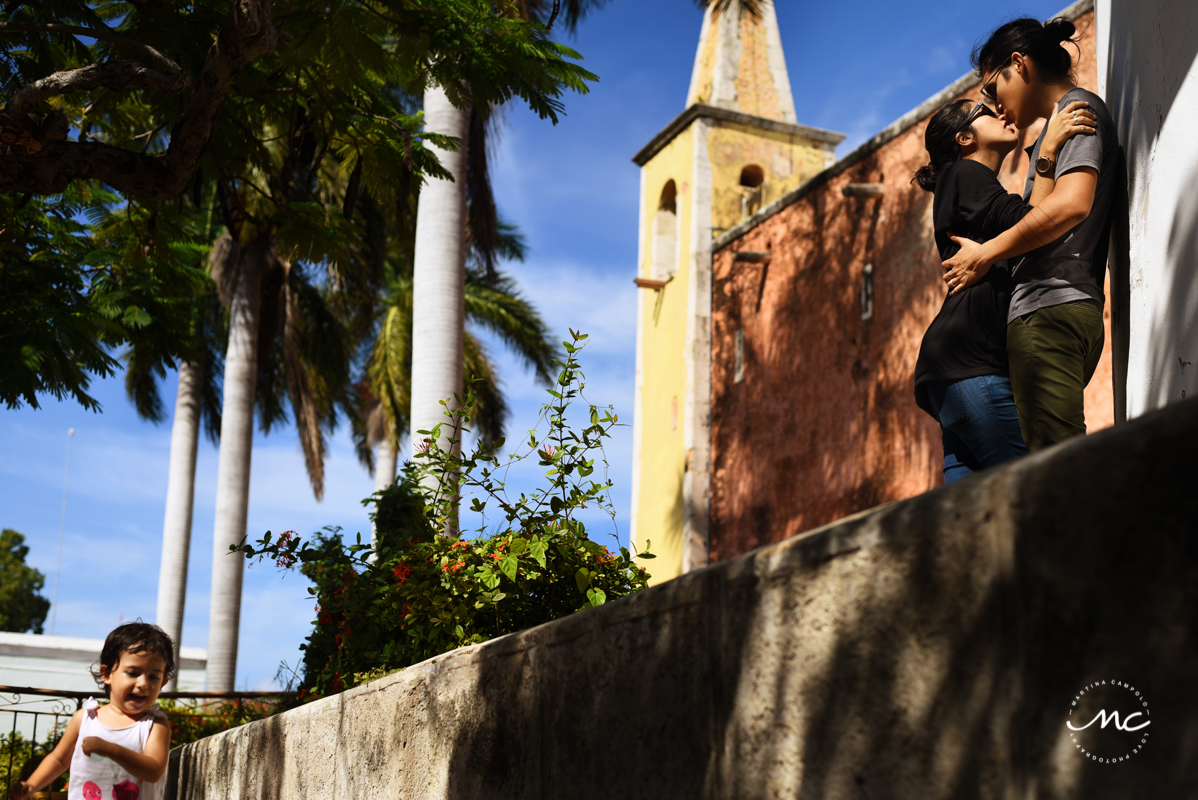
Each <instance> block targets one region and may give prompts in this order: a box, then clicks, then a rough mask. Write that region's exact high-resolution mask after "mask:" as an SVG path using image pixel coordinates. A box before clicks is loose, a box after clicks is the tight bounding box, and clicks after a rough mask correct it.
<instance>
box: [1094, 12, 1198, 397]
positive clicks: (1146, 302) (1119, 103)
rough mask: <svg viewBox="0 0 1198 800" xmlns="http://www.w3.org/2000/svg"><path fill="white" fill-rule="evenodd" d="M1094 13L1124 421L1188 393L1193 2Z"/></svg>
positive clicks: (1196, 51) (1195, 252)
mask: <svg viewBox="0 0 1198 800" xmlns="http://www.w3.org/2000/svg"><path fill="white" fill-rule="evenodd" d="M1097 5H1098V9H1097V13H1098V19H1099V24H1098V41H1099V48H1098V52H1099V61H1100V64H1099V72H1098V76H1099V86H1100V87H1101V88H1100V91H1099V93H1100V94H1102V95H1103V96H1104V97H1105V99H1106V101H1107V105H1108V106H1109V107H1110V109H1111V113H1112V115H1113V116H1114V118H1115V120H1116V122H1117V124H1118V128H1119V141H1120V142H1121V143H1122V144H1123V148H1124V152H1125V154H1126V156H1127V179H1128V186H1127V198H1126V203H1127V205H1126V208H1127V213H1126V214H1125V215H1121V216H1119V217H1117V218H1116V220H1115V222H1116V224H1115V229H1114V230H1115V232H1114V237H1113V238H1112V241H1111V244H1112V247H1111V274H1112V275H1113V276H1114V283H1115V292H1114V298H1115V303H1114V306H1115V316H1116V324H1115V338H1114V351H1115V362H1116V369H1117V376H1116V381H1115V391H1116V398H1117V401H1116V402H1117V406H1118V408H1117V414H1118V416H1119V417H1120V418H1124V417H1135V416H1138V415H1140V414H1143V413H1144V412H1145V411H1150V410H1152V409H1154V408H1160V407H1161V406H1163V405H1165V404H1167V403H1174V402H1177V401H1179V400H1184V399H1185V398H1186V396H1187V394H1188V396H1190V397H1193V396H1194V395H1195V394H1198V367H1195V366H1194V364H1195V363H1198V193H1196V192H1195V191H1194V185H1195V183H1196V182H1198V137H1196V136H1195V133H1194V131H1195V126H1198V3H1195V2H1193V0H1099V2H1098V4H1097Z"/></svg>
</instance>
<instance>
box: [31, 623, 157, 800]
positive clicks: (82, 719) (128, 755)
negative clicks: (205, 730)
mask: <svg viewBox="0 0 1198 800" xmlns="http://www.w3.org/2000/svg"><path fill="white" fill-rule="evenodd" d="M174 671H175V655H174V647H173V646H172V644H171V640H170V637H169V636H167V635H166V633H164V632H163V631H162V629H161V628H158V627H157V626H154V625H149V624H147V623H145V622H131V623H129V624H128V625H122V626H121V627H119V628H117V629H116V630H114V631H113V632H112V633H110V634H108V639H106V640H105V642H104V649H103V650H102V651H101V652H100V671H99V675H98V676H97V679H98V681H99V682H103V684H104V690H105V692H106V693H107V695H108V703H107V704H106V705H99V704H98V703H97V702H96V701H95V700H94V699H92V698H88V700H87V701H86V702H85V703H84V704H83V709H82V710H81V711H78V712H76V713H75V715H74V716H73V717H71V721H70V723H68V724H67V729H66V732H65V733H64V734H63V736H62V738H61V739H60V740H59V741H58V745H57V746H56V747H55V748H54V751H53V752H52V753H50V755H48V756H46V758H45V760H43V761H42V763H41V765H40V766H39V767H38V768H37V769H36V770H34V772H33V774H32V775H31V776H29V780H27V781H22V782H20V783H17V784H15V785H14V786H13V787H12V789H11V790H10V791H9V797H10V798H12V800H24V799H25V798H27V797H30V796H31V795H32V794H33V793H34V792H37V791H40V790H42V789H44V788H45V787H46V786H48V785H49V784H50V783H51V782H52V781H53V780H54V779H55V778H57V777H58V776H60V775H62V773H64V772H66V770H67V768H68V767H69V768H70V770H71V784H70V790H69V791H68V792H67V798H68V800H101V799H102V800H146V799H147V798H153V797H157V796H159V794H160V792H159V791H158V790H159V788H160V786H161V784H160V783H159V781H160V779H161V778H162V776H163V775H164V774H165V773H166V764H167V756H168V754H169V753H170V749H171V726H170V723H169V722H167V720H166V715H164V714H163V713H162V712H161V711H159V710H158V707H157V706H155V705H154V703H155V701H156V700H157V699H158V692H159V691H161V689H162V684H163V683H165V682H166V681H167V680H169V678H170V676H171V675H172V674H174Z"/></svg>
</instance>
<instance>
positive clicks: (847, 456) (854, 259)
mask: <svg viewBox="0 0 1198 800" xmlns="http://www.w3.org/2000/svg"><path fill="white" fill-rule="evenodd" d="M1088 9H1089V5H1088V4H1085V3H1079V4H1076V5H1075V6H1072V7H1071V8H1070V9H1069V10H1068V11H1069V13H1070V16H1073V17H1074V18H1075V24H1076V25H1077V28H1078V40H1079V53H1080V55H1079V56H1078V57H1077V58H1076V77H1077V80H1078V83H1079V84H1080V85H1082V86H1085V87H1086V88H1088V89H1091V90H1095V89H1097V78H1096V72H1095V69H1096V64H1097V54H1096V52H1095V35H1094V12H1093V11H1092V10H1088ZM978 83H979V81H978V79H977V78H975V77H973V76H967V77H966V78H963V79H961V80H960V81H958V82H957V83H956V84H954V85H953V86H950V87H948V88H947V89H945V91H944V92H942V93H941V95H940V96H938V97H936V98H933V99H932V100H930V101H929V102H928V103H926V104H925V105H924V106H922V107H921V108H920V109H916V110H915V111H913V112H912V113H911V114H909V115H907V116H906V117H905V118H904V119H902V120H899V121H898V122H896V123H895V124H894V125H892V126H890V127H889V128H887V129H886V130H884V131H882V132H881V133H879V134H878V136H877V137H875V138H874V139H872V140H870V141H869V142H867V143H865V144H864V145H862V146H861V147H860V148H858V149H857V150H855V151H854V152H853V153H850V154H848V155H846V156H845V157H844V158H843V159H842V160H841V161H840V162H838V163H837V164H836V165H834V166H833V167H831V168H830V169H829V170H827V171H826V172H824V173H822V174H821V175H819V176H817V177H816V178H814V179H812V180H811V181H809V182H808V183H807V184H806V185H804V186H803V187H800V188H799V189H798V190H797V191H796V192H793V193H791V195H790V196H789V197H787V198H784V199H782V200H781V201H779V202H778V203H777V204H775V205H774V207H772V208H767V209H764V210H763V211H762V213H761V214H759V215H758V216H757V217H756V218H754V219H752V220H750V221H749V222H748V223H746V224H743V225H740V226H738V228H736V229H734V230H732V231H730V232H729V233H727V234H725V235H723V236H721V237H720V239H719V240H717V242H716V244H715V247H714V250H715V254H714V259H713V267H712V347H711V350H712V355H711V501H710V508H711V512H710V513H711V522H710V530H711V537H710V555H709V563H711V562H715V561H718V560H720V559H724V558H729V557H731V556H735V555H739V554H740V553H745V552H748V551H749V550H752V549H753V548H755V547H759V546H761V545H763V544H767V543H769V542H772V541H778V540H780V539H783V538H786V537H788V536H793V535H794V534H797V533H800V532H802V531H806V530H810V529H812V528H815V527H818V526H820V525H824V524H827V523H829V522H832V521H834V520H837V519H841V518H843V517H845V516H848V515H849V514H854V513H856V512H859V511H862V510H864V509H867V508H872V507H873V506H876V505H878V504H880V503H887V502H892V501H896V500H902V499H904V498H907V497H912V496H914V495H917V494H919V493H920V492H924V491H927V490H928V489H930V488H932V487H935V486H939V485H941V484H942V483H943V473H942V464H943V457H944V456H943V449H942V447H941V443H940V427H939V426H938V425H937V424H936V422H935V420H933V419H932V418H931V417H930V416H929V415H928V414H926V413H924V412H923V411H921V410H920V409H919V408H918V407H917V406H916V404H915V397H914V385H913V380H912V375H913V373H914V368H915V360H916V358H917V356H918V355H919V346H920V343H921V341H922V340H923V335H924V332H925V331H926V330H927V327H928V324H929V323H930V322H931V321H932V319H933V318H934V317H935V316H936V313H937V312H938V311H939V310H940V306H941V303H942V302H943V300H944V295H945V289H944V283H943V281H942V279H941V276H942V274H943V271H942V269H941V266H940V263H941V260H940V257H939V254H938V253H937V250H936V244H935V241H934V238H933V229H932V195H931V193H929V192H925V191H923V190H921V189H920V188H919V187H917V186H915V185H913V184H912V183H911V176H912V175H913V174H914V173H915V171H916V169H918V168H919V167H920V166H922V165H923V164H925V163H927V160H928V156H927V151H926V150H925V149H924V143H923V140H924V129H925V127H926V125H927V120H928V119H929V118H930V117H931V116H932V114H934V113H935V111H936V110H938V109H939V108H940V107H941V106H942V105H943V104H944V103H946V102H948V101H950V100H952V99H955V98H958V97H968V98H970V99H977V97H978V91H977V84H978ZM1039 132H1040V126H1039V125H1036V126H1034V127H1033V128H1029V129H1028V130H1026V131H1024V132H1023V137H1022V140H1021V145H1020V147H1019V148H1017V149H1016V150H1015V151H1014V152H1013V153H1012V154H1011V156H1009V157H1008V158H1007V160H1006V162H1005V163H1004V164H1003V165H1002V167H1001V168H1000V170H999V177H1000V179H1001V180H1002V182H1003V184H1004V185H1005V186H1006V187H1007V189H1008V190H1009V191H1013V192H1016V193H1019V194H1022V192H1023V184H1024V179H1025V177H1026V175H1027V167H1028V157H1027V155H1026V154H1025V153H1024V152H1023V149H1022V147H1023V145H1027V144H1031V143H1032V142H1034V141H1035V139H1036V137H1037V136H1038V135H1039ZM857 183H873V184H882V185H883V187H884V194H883V195H882V196H881V197H880V198H870V197H859V196H845V194H844V193H843V189H844V188H845V186H847V185H848V184H857ZM743 251H749V252H756V253H763V252H768V253H769V254H770V260H769V262H768V263H764V262H761V261H744V260H737V259H736V255H737V253H739V252H743ZM867 265H868V266H869V267H870V268H871V269H872V280H873V287H874V302H873V314H872V316H871V317H870V318H869V319H863V318H862V312H861V289H862V283H863V281H864V279H865V277H864V276H865V269H866V267H867ZM1108 295H1109V292H1108ZM1106 322H1107V342H1108V343H1109V342H1110V314H1109V309H1108V312H1107V314H1106ZM738 341H739V342H741V343H742V344H740V345H739V346H738ZM738 349H739V350H740V351H741V352H743V370H738V369H737V367H738V366H739V364H738V356H737V351H738ZM738 373H739V374H740V375H741V376H742V377H741V379H740V380H737V377H738ZM1086 421H1087V424H1088V427H1089V429H1090V431H1091V432H1092V431H1095V430H1099V429H1102V428H1106V427H1108V426H1110V425H1111V424H1112V422H1113V421H1114V399H1113V376H1112V372H1111V358H1110V347H1109V345H1108V347H1107V348H1106V350H1105V351H1104V354H1103V358H1102V361H1101V363H1100V365H1099V368H1098V371H1097V373H1096V374H1095V376H1094V378H1093V380H1092V381H1091V383H1090V386H1089V387H1088V390H1087V393H1086ZM650 538H651V537H650Z"/></svg>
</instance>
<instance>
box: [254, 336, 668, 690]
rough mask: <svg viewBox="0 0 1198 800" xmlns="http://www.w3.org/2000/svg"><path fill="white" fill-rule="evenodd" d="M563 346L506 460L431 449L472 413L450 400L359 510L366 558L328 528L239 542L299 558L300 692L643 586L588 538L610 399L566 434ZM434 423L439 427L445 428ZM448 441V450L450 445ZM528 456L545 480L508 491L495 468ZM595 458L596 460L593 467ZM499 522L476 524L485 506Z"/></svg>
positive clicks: (292, 562)
mask: <svg viewBox="0 0 1198 800" xmlns="http://www.w3.org/2000/svg"><path fill="white" fill-rule="evenodd" d="M572 336H573V342H564V343H563V344H564V345H565V348H566V353H567V358H566V361H564V362H559V364H561V367H562V371H561V373H560V375H559V376H558V380H557V383H556V385H555V387H554V388H553V389H551V390H550V392H549V394H550V395H551V396H552V398H553V399H552V401H551V402H550V403H548V404H547V405H545V406H544V407H543V408H542V415H541V422H542V424H544V425H545V426H546V427H547V431H546V433H545V436H544V439H543V440H538V435H537V430H533V431H531V432H529V435H528V438H527V440H526V441H525V442H524V443H523V444H522V445H521V447H519V448H517V450H516V451H515V452H514V453H513V454H512V455H511V456H508V457H507V458H506V459H500V457H499V456H498V455H497V453H498V451H499V448H500V447H502V446H503V441H502V440H500V441H497V442H495V443H494V444H492V445H490V446H488V445H486V444H483V443H480V444H478V445H477V446H476V447H475V449H474V451H473V452H472V453H470V454H469V455H460V454H457V453H455V452H445V451H443V450H441V449H440V448H439V447H438V446H437V445H436V444H435V443H436V442H437V441H439V437H440V435H441V433H442V430H443V429H446V430H448V431H449V434H450V440H451V441H452V442H453V443H454V445H455V446H460V442H461V437H462V433H463V431H466V430H468V427H469V424H470V421H471V419H472V413H473V409H474V398H473V395H467V396H466V397H465V398H461V397H457V398H455V403H456V405H457V406H459V408H458V410H457V411H455V412H450V411H449V410H447V411H446V416H447V417H448V422H445V423H441V424H440V425H437V426H436V427H435V428H434V429H433V430H432V431H418V432H417V435H419V436H423V437H427V438H426V439H425V440H424V441H425V443H426V444H427V445H428V446H427V448H426V449H424V450H423V451H422V452H421V453H420V454H419V455H418V456H417V458H416V461H415V463H414V464H407V465H405V467H404V471H403V477H402V479H401V480H400V481H399V482H397V483H396V484H395V485H394V486H392V487H391V488H389V489H387V490H385V491H382V492H379V493H377V494H376V495H374V496H373V497H372V498H371V499H370V500H368V501H366V502H367V503H373V504H374V512H373V514H372V515H371V516H372V519H373V520H374V522H375V527H376V543H377V552H374V551H372V550H371V548H370V545H369V544H363V543H362V541H361V534H359V535H358V536H357V540H356V542H355V543H353V544H348V545H347V544H346V543H345V542H344V541H343V539H342V537H341V536H340V533H339V531H338V530H337V529H327V534H316V535H315V536H314V537H313V538H312V539H311V540H310V541H307V542H305V541H303V540H302V539H300V538H299V537H297V536H296V535H295V532H294V531H288V532H286V533H283V534H281V535H280V536H279V537H277V538H275V537H273V535H272V534H271V533H269V532H268V533H267V534H266V535H265V536H264V537H263V538H262V539H260V540H259V541H258V542H257V543H255V545H253V546H251V545H246V544H242V546H241V547H240V548H238V549H239V550H240V551H241V552H242V553H244V554H245V556H246V557H247V558H252V557H254V556H258V557H259V559H260V560H261V559H262V558H265V557H269V558H271V559H273V560H274V561H275V562H276V564H277V565H278V566H280V567H282V568H292V567H294V566H296V565H299V566H300V569H301V570H302V572H303V574H304V575H306V576H307V577H308V578H310V579H311V580H312V582H313V583H314V584H315V586H314V587H312V588H310V589H309V590H308V591H309V592H310V593H311V594H312V595H313V596H314V597H315V599H316V608H315V612H316V620H315V622H314V623H313V631H312V633H311V635H309V637H308V639H307V643H306V644H305V645H303V646H302V647H303V649H304V651H305V652H304V674H303V692H304V696H305V697H309V696H320V695H324V694H329V693H333V692H339V691H341V690H342V689H345V688H348V687H349V686H353V685H355V684H357V683H361V682H364V681H365V680H369V679H372V678H374V677H378V676H380V675H383V674H386V673H387V672H391V671H395V670H398V669H402V668H403V667H406V666H409V665H411V664H415V663H418V662H420V661H424V660H425V659H428V658H430V657H432V656H435V655H438V654H439V653H444V652H447V651H449V650H453V649H455V648H458V647H463V646H465V645H470V644H476V643H478V642H483V641H486V640H488V639H491V638H493V637H496V636H502V635H504V634H507V633H512V632H515V631H520V630H525V629H527V628H531V627H533V626H536V625H540V624H541V623H544V622H548V621H550V620H554V619H558V618H559V617H563V616H566V615H568V614H571V613H573V612H575V611H579V610H582V609H586V608H591V607H594V606H599V605H602V604H603V603H605V602H607V601H608V600H611V599H613V598H616V597H623V596H625V595H628V594H631V593H632V592H635V591H638V590H639V589H643V588H644V587H645V586H646V585H647V581H648V577H649V576H648V574H647V573H646V572H645V570H644V569H643V568H641V567H640V566H638V565H637V564H636V563H635V561H634V558H637V559H645V558H652V555H650V554H649V553H648V544H646V552H643V553H639V554H636V556H635V557H634V555H633V554H632V553H630V552H629V551H628V549H627V548H623V547H621V548H620V549H619V552H616V553H613V552H611V551H610V550H609V549H608V548H606V547H604V546H602V545H600V544H598V543H597V542H595V541H593V540H592V539H591V538H590V537H589V536H588V533H587V530H586V527H585V525H584V524H583V522H582V521H581V520H580V519H578V512H579V511H580V510H582V509H586V508H599V509H603V510H604V511H606V512H607V513H608V514H609V515H611V516H613V517H614V510H613V509H612V506H611V503H610V500H609V495H608V493H609V491H610V489H611V486H612V484H611V481H610V480H596V476H595V471H596V458H595V455H594V454H595V452H596V451H600V452H601V449H602V444H603V440H604V439H606V438H608V437H609V436H610V431H611V428H612V427H614V426H615V425H616V424H617V418H616V416H615V415H614V414H613V413H612V410H611V408H610V407H608V408H602V409H601V408H599V407H596V406H593V405H589V404H588V406H589V415H588V419H589V424H587V425H586V426H585V427H583V428H582V429H581V430H577V431H576V430H574V429H573V428H571V426H570V424H569V423H568V421H567V418H566V417H567V412H568V410H569V407H570V405H571V403H572V402H573V401H574V400H576V399H578V398H581V397H582V390H583V387H584V386H585V384H584V382H583V381H584V376H583V373H582V372H581V370H580V369H579V366H578V359H577V356H578V352H579V351H580V350H581V349H582V347H583V346H584V345H583V344H582V342H583V340H585V339H586V336H585V335H582V334H575V333H573V332H572ZM446 426H448V427H447V428H446ZM454 449H456V447H454V448H451V451H452V450H454ZM532 456H535V457H536V459H537V463H539V464H540V465H541V466H544V467H547V470H546V472H545V476H546V479H547V485H546V486H545V488H543V489H541V490H538V491H534V492H532V493H531V494H528V495H525V494H521V495H520V496H519V497H514V498H513V497H509V496H508V493H507V492H506V490H505V487H504V483H503V480H502V475H503V474H504V473H505V471H506V469H507V468H508V467H510V466H511V465H512V464H514V463H516V462H518V461H521V460H523V459H526V458H529V457H532ZM603 463H604V466H606V462H603ZM463 495H466V496H467V497H468V498H469V500H470V504H469V511H470V512H472V513H475V514H478V515H480V516H481V518H482V525H481V526H480V527H479V528H478V529H477V531H476V534H477V535H476V537H475V538H463V537H462V536H461V535H460V532H459V522H460V511H459V507H460V505H462V503H461V497H462V496H463ZM488 506H490V507H492V508H494V509H495V510H496V511H497V512H498V513H497V516H498V517H499V519H498V521H497V522H492V523H491V524H490V527H488V521H487V518H486V511H487V508H488Z"/></svg>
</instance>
